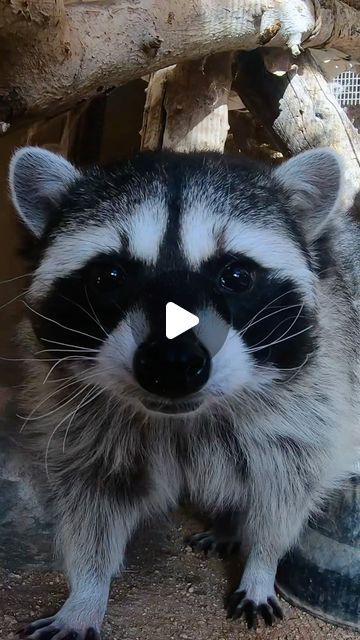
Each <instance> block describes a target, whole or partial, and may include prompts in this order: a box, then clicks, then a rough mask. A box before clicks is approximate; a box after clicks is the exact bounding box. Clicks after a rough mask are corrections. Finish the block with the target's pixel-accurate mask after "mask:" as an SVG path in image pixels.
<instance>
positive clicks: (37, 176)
mask: <svg viewBox="0 0 360 640" xmlns="http://www.w3.org/2000/svg"><path fill="white" fill-rule="evenodd" d="M79 176H80V172H79V171H78V170H77V169H76V168H75V167H74V166H73V165H72V164H71V163H70V162H68V161H67V160H65V158H63V157H62V156H60V155H58V154H56V153H52V152H51V151H47V150H46V149H41V148H40V147H23V148H22V149H19V150H18V151H16V152H15V153H14V155H13V157H12V159H11V162H10V169H9V186H10V193H11V198H12V202H13V204H14V206H15V208H16V210H17V212H18V214H19V216H20V218H21V219H22V221H23V222H24V224H25V226H26V227H27V228H28V229H29V231H31V233H32V234H33V235H35V236H36V237H37V238H40V237H41V235H42V233H43V231H44V229H45V227H46V224H47V222H48V218H49V213H50V211H51V210H52V208H53V205H54V204H55V205H56V204H57V202H58V201H59V198H60V197H61V195H62V194H63V193H65V191H66V190H67V188H68V187H69V185H70V184H71V183H72V182H74V180H76V178H78V177H79Z"/></svg>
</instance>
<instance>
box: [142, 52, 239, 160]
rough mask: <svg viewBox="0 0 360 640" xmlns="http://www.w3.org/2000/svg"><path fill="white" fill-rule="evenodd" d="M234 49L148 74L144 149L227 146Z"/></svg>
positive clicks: (221, 147) (197, 148) (220, 147)
mask: <svg viewBox="0 0 360 640" xmlns="http://www.w3.org/2000/svg"><path fill="white" fill-rule="evenodd" d="M231 60H232V54H229V53H220V54H216V55H214V56H209V57H208V58H204V59H202V60H196V61H192V62H188V63H185V64H182V65H176V67H171V68H170V69H165V70H163V71H157V72H156V73H155V74H153V76H152V78H151V79H150V83H149V88H148V92H147V101H146V105H145V114H144V125H143V130H142V148H143V149H153V150H154V149H160V148H164V149H172V150H173V151H187V152H189V151H200V150H201V151H209V150H212V151H220V152H221V153H222V152H223V151H224V146H225V141H226V138H227V133H228V129H229V121H228V99H229V93H230V88H231V82H232V73H231Z"/></svg>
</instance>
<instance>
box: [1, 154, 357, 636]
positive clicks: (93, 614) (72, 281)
mask: <svg viewBox="0 0 360 640" xmlns="http://www.w3.org/2000/svg"><path fill="white" fill-rule="evenodd" d="M10 189H11V195H12V200H13V203H14V205H15V208H16V210H17V212H18V214H19V216H20V218H21V219H22V221H23V223H24V225H25V226H26V227H27V229H28V230H29V231H30V232H31V233H32V235H33V238H34V241H35V245H36V248H35V251H34V261H35V264H34V272H33V275H32V279H31V283H30V286H29V289H28V291H27V293H26V296H25V298H24V304H25V307H26V316H25V318H24V320H23V322H22V326H21V330H20V335H21V340H22V343H23V346H24V354H25V360H26V367H27V369H26V373H25V375H26V380H27V384H26V390H25V392H24V394H23V397H22V403H23V406H24V407H25V408H26V411H27V419H26V421H25V425H24V427H25V429H24V434H25V433H26V432H28V433H29V436H30V438H31V440H32V443H33V449H34V460H35V458H37V456H38V455H39V452H40V457H41V459H42V460H44V461H45V466H46V470H47V474H48V478H49V491H50V495H51V504H52V510H53V514H54V519H55V521H56V526H57V534H56V546H57V549H58V550H59V552H60V554H61V556H62V558H63V562H64V568H65V571H66V574H67V577H68V580H69V588H70V595H69V597H68V599H67V600H66V602H65V604H64V605H63V607H62V608H61V609H60V611H59V612H58V613H57V614H56V615H54V616H53V617H50V618H44V619H41V620H37V621H35V622H33V623H32V624H30V626H28V627H27V628H26V629H25V630H24V632H23V635H24V636H25V637H26V638H31V639H33V640H35V639H36V640H38V639H44V640H45V638H46V639H49V638H53V639H54V640H60V639H61V640H63V639H64V638H79V639H81V640H83V639H86V640H93V639H94V638H97V637H98V636H99V634H100V630H101V626H102V621H103V617H104V614H105V610H106V606H107V599H108V594H109V588H110V582H111V578H112V576H113V575H114V574H116V573H117V572H118V571H119V570H120V569H121V567H122V565H123V562H124V552H125V547H126V545H127V543H128V541H129V539H130V538H131V536H132V534H133V532H134V531H135V529H136V528H137V527H138V526H139V525H141V524H142V523H144V521H147V520H149V519H150V518H153V517H155V516H160V514H164V513H167V512H169V511H171V510H173V509H175V508H176V506H177V505H178V503H179V501H180V500H181V499H183V497H184V496H186V497H187V498H188V499H189V500H190V501H191V502H192V503H194V504H196V505H197V506H199V507H200V508H201V509H202V510H203V511H205V512H206V513H208V514H209V517H210V518H211V521H212V523H213V529H212V530H211V531H210V532H207V533H205V534H198V535H195V536H193V537H191V539H190V540H189V543H190V544H191V546H193V547H197V548H203V549H205V548H208V547H209V546H210V545H212V546H214V547H218V548H224V547H225V548H228V549H234V548H237V547H239V546H241V550H242V554H244V556H245V558H246V563H245V569H244V572H243V575H242V578H241V581H240V584H239V586H238V587H237V589H236V590H235V591H234V592H233V593H232V594H231V595H230V597H229V598H228V600H227V603H226V608H227V614H228V617H230V618H240V617H241V616H243V618H245V620H246V622H247V624H248V626H249V627H252V626H255V624H256V618H257V617H260V618H263V620H264V621H265V623H266V624H272V622H274V621H275V619H276V618H281V617H282V611H281V606H280V604H279V601H278V599H277V597H276V594H275V590H274V580H275V574H276V569H277V564H278V561H279V559H280V558H281V557H282V556H283V555H284V554H285V553H286V552H287V551H288V550H289V549H290V548H291V546H292V545H294V543H296V541H297V539H298V536H299V534H300V533H301V531H302V528H303V527H304V525H305V524H306V522H307V521H308V518H309V517H311V516H312V515H313V514H316V513H317V512H318V511H319V510H320V509H321V505H322V502H323V500H324V497H325V496H327V495H328V494H329V492H330V491H331V490H333V489H334V488H336V487H337V486H338V485H339V483H340V482H341V480H342V479H343V478H345V477H346V476H347V475H348V474H351V472H352V470H353V468H354V463H355V459H356V452H357V449H356V447H357V446H358V443H359V427H358V420H359V397H360V395H359V308H358V299H359V275H360V264H359V255H360V251H359V250H360V235H359V228H358V226H357V224H356V223H355V222H354V221H353V220H352V219H351V216H350V215H349V214H348V213H346V212H344V211H343V210H342V207H341V199H342V169H341V161H340V160H339V158H338V156H337V155H336V154H335V152H333V151H332V150H330V149H317V150H313V151H308V152H304V153H302V154H300V155H298V156H296V157H294V158H292V159H289V160H287V161H285V162H284V163H283V164H281V165H280V166H278V167H275V168H274V167H269V166H262V165H260V164H257V163H253V162H252V161H250V160H249V159H246V158H244V157H242V156H239V157H230V156H221V155H217V154H214V153H195V154H178V153H171V152H159V153H149V154H147V153H145V154H140V155H139V156H137V157H135V158H134V159H133V160H132V161H131V162H128V163H125V164H123V165H120V166H113V167H108V168H101V167H95V168H90V169H86V170H79V169H77V168H75V167H74V166H72V164H70V163H69V162H68V161H67V160H65V159H64V158H62V157H60V156H58V155H56V154H53V153H51V152H49V151H47V150H44V149H40V148H37V147H25V148H23V149H20V150H18V151H17V152H16V153H15V155H14V156H13V159H12V162H11V167H10ZM169 301H170V302H173V303H174V304H177V305H179V306H181V307H182V308H184V309H186V310H187V311H188V312H190V313H193V314H195V315H197V316H198V318H199V320H200V321H199V324H198V325H197V326H196V327H194V328H193V329H191V330H188V331H186V332H184V333H182V334H181V335H178V336H177V337H176V338H174V339H169V338H167V337H166V335H165V324H166V314H165V307H166V305H167V303H168V302H169Z"/></svg>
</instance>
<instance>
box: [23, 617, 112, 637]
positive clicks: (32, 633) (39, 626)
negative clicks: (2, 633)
mask: <svg viewBox="0 0 360 640" xmlns="http://www.w3.org/2000/svg"><path fill="white" fill-rule="evenodd" d="M61 626H62V625H61V624H58V623H57V622H56V618H43V619H42V620H37V621H36V622H33V623H32V624H29V625H28V626H27V627H25V628H24V629H21V630H20V631H19V636H20V638H22V639H24V640H100V635H99V634H98V632H97V631H96V629H94V628H93V627H89V628H87V629H84V630H81V631H76V630H75V629H70V628H69V629H66V628H62V629H61Z"/></svg>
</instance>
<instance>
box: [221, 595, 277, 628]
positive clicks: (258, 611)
mask: <svg viewBox="0 0 360 640" xmlns="http://www.w3.org/2000/svg"><path fill="white" fill-rule="evenodd" d="M225 608H226V610H227V618H231V619H232V620H238V619H240V618H241V617H242V616H244V618H245V622H246V624H247V627H248V629H255V628H256V625H257V620H258V616H260V617H261V618H262V619H263V620H264V622H265V624H266V626H271V625H272V624H273V623H274V622H275V620H276V618H279V619H280V620H282V619H283V617H284V615H283V612H282V609H281V607H280V605H279V603H278V601H277V599H276V597H275V596H270V597H268V598H267V602H259V603H258V604H257V603H256V602H255V601H254V600H251V599H250V598H247V597H246V591H235V592H234V593H232V594H231V595H230V596H229V597H228V598H227V600H226V602H225Z"/></svg>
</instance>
